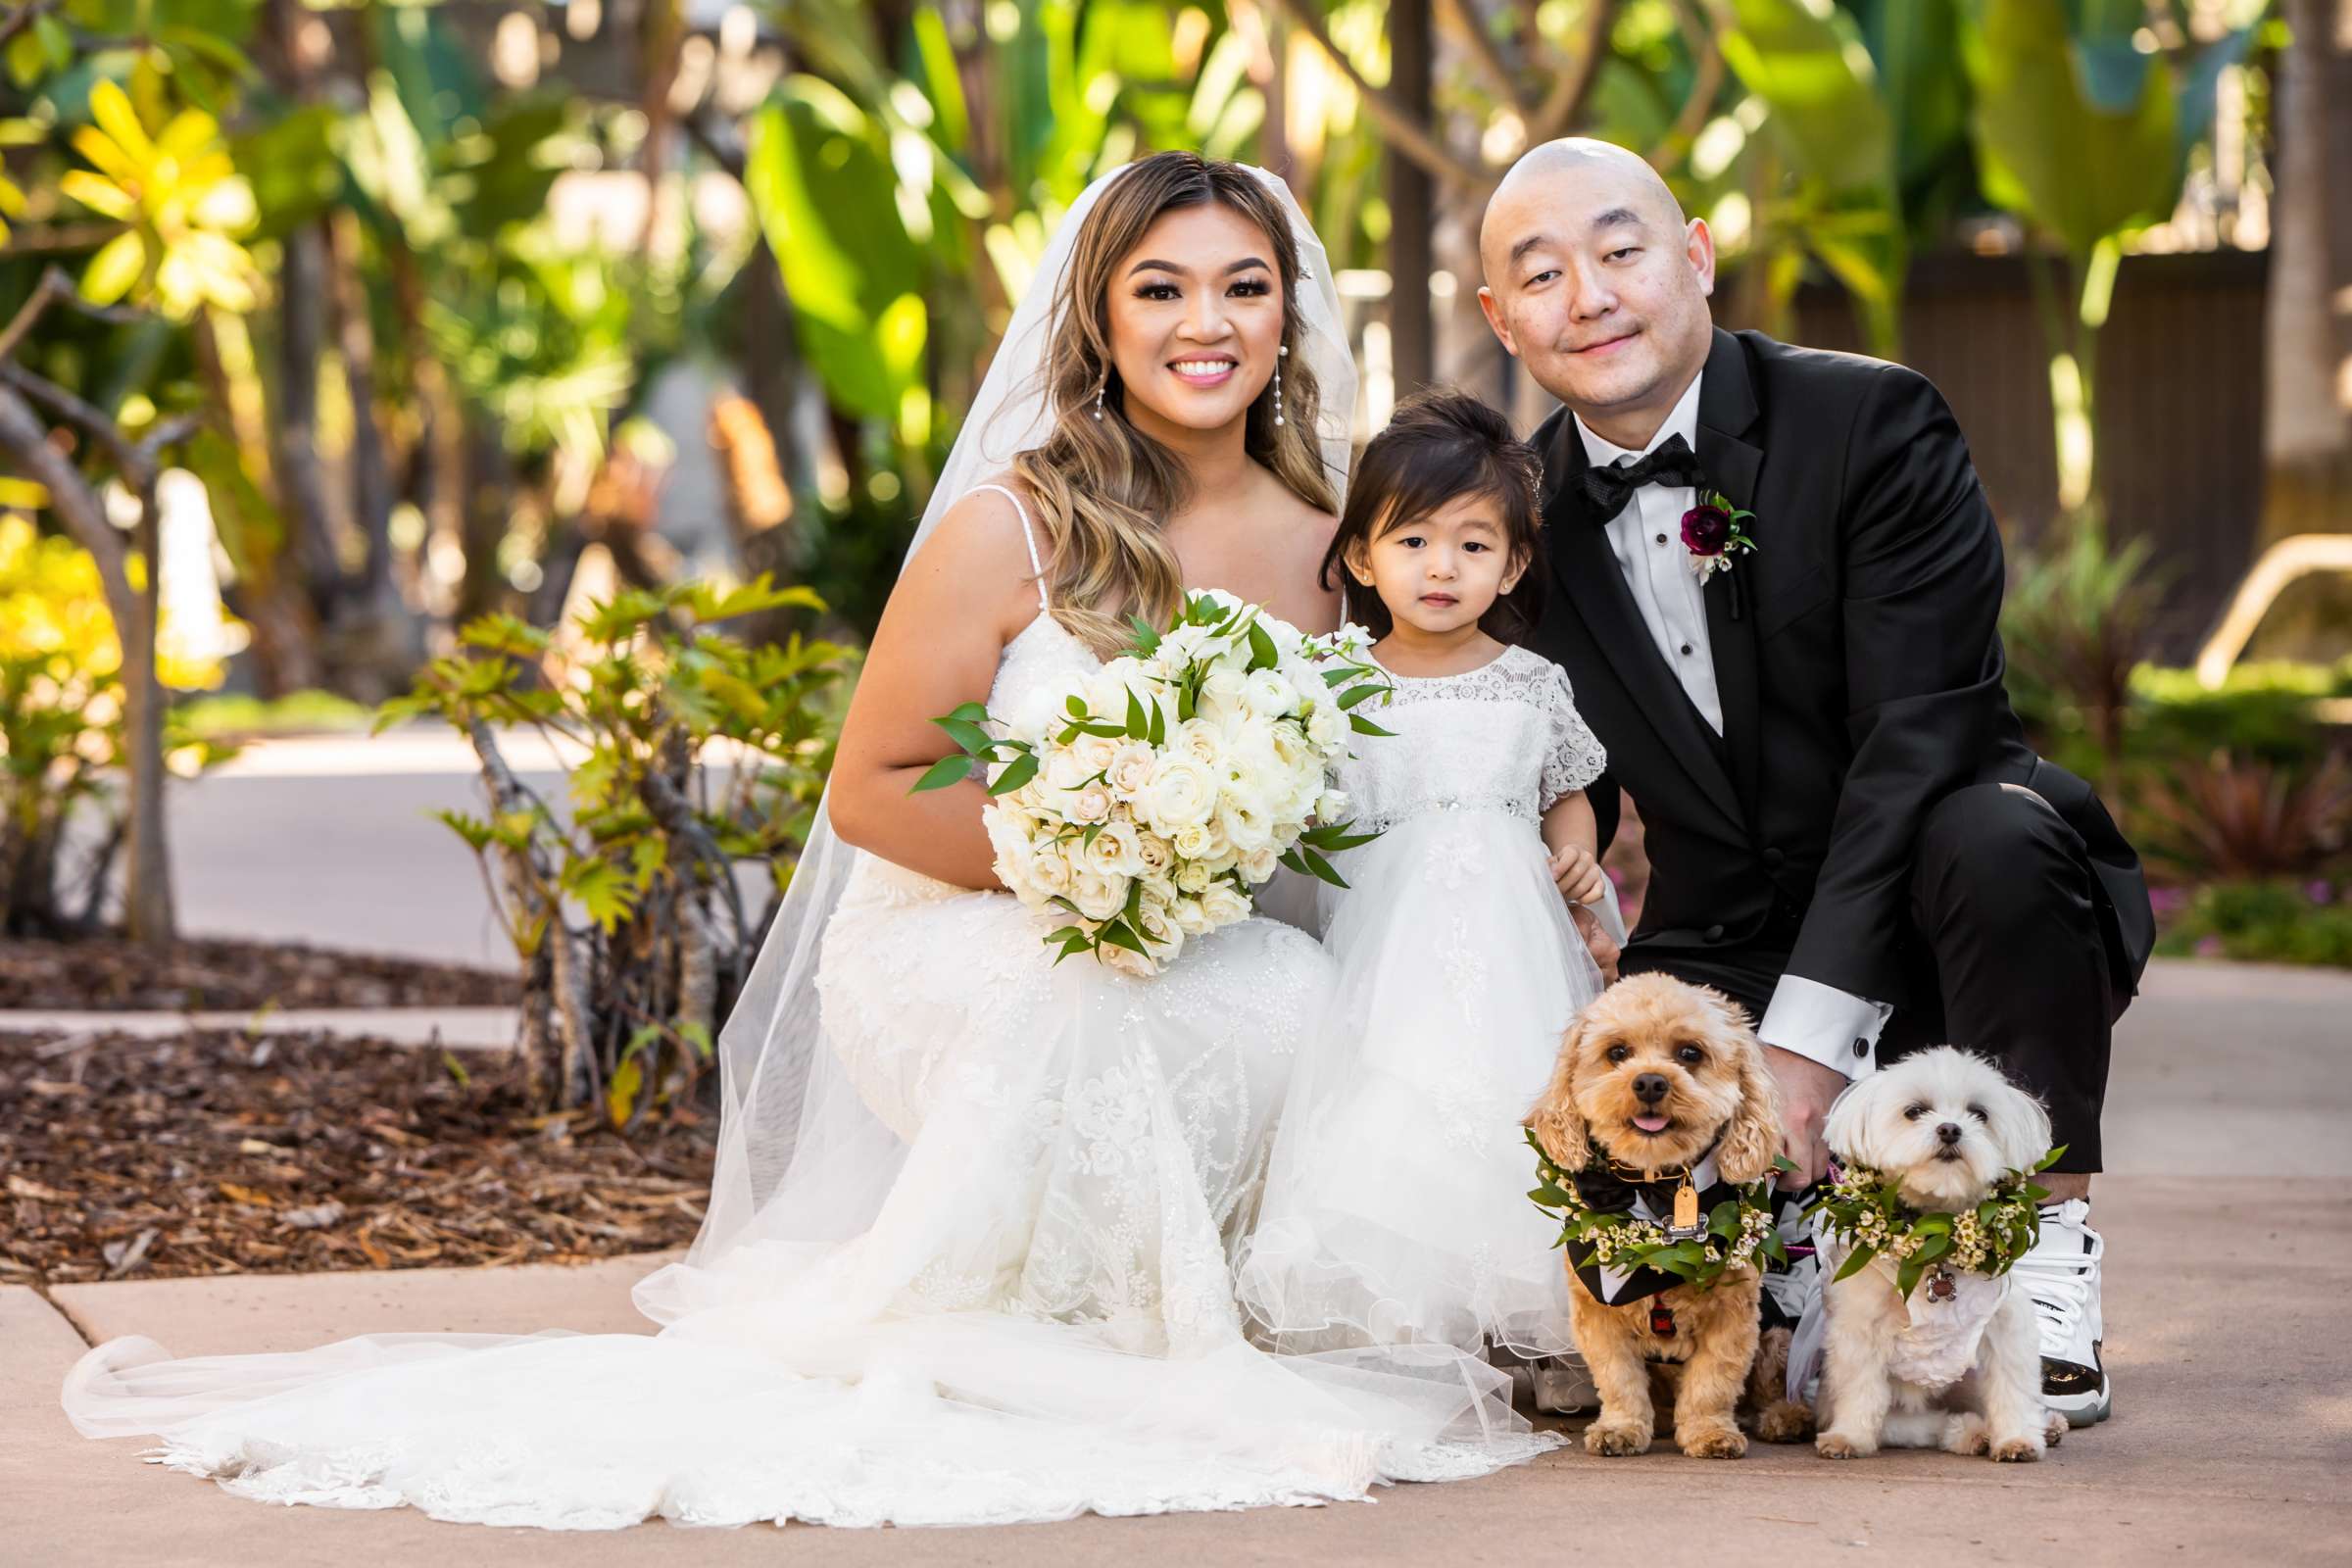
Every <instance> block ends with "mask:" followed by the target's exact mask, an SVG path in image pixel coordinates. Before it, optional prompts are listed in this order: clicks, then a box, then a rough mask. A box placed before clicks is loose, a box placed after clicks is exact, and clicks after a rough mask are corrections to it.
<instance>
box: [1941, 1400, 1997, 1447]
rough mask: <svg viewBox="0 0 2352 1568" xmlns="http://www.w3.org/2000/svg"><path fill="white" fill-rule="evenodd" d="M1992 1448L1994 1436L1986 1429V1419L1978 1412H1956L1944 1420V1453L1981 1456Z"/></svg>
mask: <svg viewBox="0 0 2352 1568" xmlns="http://www.w3.org/2000/svg"><path fill="white" fill-rule="evenodd" d="M1991 1446H1992V1435H1991V1433H1990V1432H1989V1431H1988V1430H1987V1429H1986V1428H1985V1418H1984V1417H1983V1416H1981V1415H1979V1414H1978V1413H1977V1412H1976V1411H1974V1410H1955V1411H1953V1412H1952V1413H1951V1414H1950V1415H1948V1416H1946V1417H1945V1418H1944V1422H1943V1451H1944V1452H1946V1453H1957V1454H1964V1455H1967V1454H1980V1453H1983V1452H1984V1451H1985V1449H1986V1448H1989V1447H1991Z"/></svg>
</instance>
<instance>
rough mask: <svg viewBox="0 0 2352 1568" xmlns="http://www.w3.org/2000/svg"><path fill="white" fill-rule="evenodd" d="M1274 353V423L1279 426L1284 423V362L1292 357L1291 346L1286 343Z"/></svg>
mask: <svg viewBox="0 0 2352 1568" xmlns="http://www.w3.org/2000/svg"><path fill="white" fill-rule="evenodd" d="M1274 353H1275V356H1276V357H1275V360H1274V422H1275V424H1276V425H1278V426H1279V425H1280V424H1281V423H1282V362H1283V361H1284V360H1287V359H1289V358H1290V357H1291V346H1290V345H1289V344H1288V343H1285V344H1283V345H1281V346H1280V347H1279V348H1277V349H1276V350H1275V351H1274Z"/></svg>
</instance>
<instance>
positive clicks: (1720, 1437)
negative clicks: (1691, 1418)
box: [1674, 1421, 1747, 1459]
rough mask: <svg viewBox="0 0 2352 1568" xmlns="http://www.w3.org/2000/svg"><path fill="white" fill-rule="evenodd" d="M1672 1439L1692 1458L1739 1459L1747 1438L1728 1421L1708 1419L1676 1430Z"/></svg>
mask: <svg viewBox="0 0 2352 1568" xmlns="http://www.w3.org/2000/svg"><path fill="white" fill-rule="evenodd" d="M1674 1441H1675V1443H1676V1445H1677V1446H1680V1447H1681V1448H1682V1450H1683V1452H1684V1453H1686V1454H1688V1455H1690V1456H1691V1458H1693V1459H1739V1458H1743V1457H1745V1456H1746V1453H1747V1439H1746V1438H1745V1437H1743V1436H1741V1435H1740V1429H1739V1428H1738V1427H1736V1426H1733V1425H1732V1424H1731V1423H1730V1422H1729V1421H1710V1422H1707V1423H1706V1424H1705V1425H1703V1426H1698V1427H1694V1428H1692V1429H1691V1430H1690V1431H1688V1432H1677V1433H1676V1434H1675V1439H1674Z"/></svg>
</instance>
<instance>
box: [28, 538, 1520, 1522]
mask: <svg viewBox="0 0 2352 1568" xmlns="http://www.w3.org/2000/svg"><path fill="white" fill-rule="evenodd" d="M1025 525H1026V519H1025V518H1024V526H1025ZM1033 549H1034V547H1033ZM1095 667H1097V666H1096V662H1095V661H1094V660H1093V658H1092V656H1091V655H1090V654H1089V653H1088V652H1087V650H1086V649H1085V648H1084V646H1083V645H1081V644H1080V643H1079V642H1078V641H1077V639H1076V638H1074V637H1073V636H1072V635H1071V634H1070V633H1069V632H1067V631H1066V630H1064V629H1063V628H1062V627H1061V626H1060V625H1059V624H1058V623H1057V622H1056V621H1054V618H1053V617H1052V616H1051V615H1050V614H1043V613H1041V614H1040V615H1039V616H1038V618H1037V619H1036V620H1035V621H1034V622H1032V623H1031V624H1030V625H1029V626H1028V627H1027V628H1026V629H1025V630H1023V631H1022V632H1021V633H1020V635H1019V636H1018V637H1016V638H1015V639H1014V640H1013V641H1012V642H1011V643H1010V644H1009V645H1008V646H1007V647H1006V648H1005V652H1004V656H1003V658H1002V661H1001V662H1000V665H999V668H998V672H997V676H996V680H995V684H994V688H993V690H992V691H991V693H990V697H989V705H990V709H991V711H993V712H998V713H1004V712H1008V711H1017V709H1018V708H1019V707H1020V706H1021V704H1022V703H1023V702H1024V701H1025V700H1027V699H1029V698H1031V697H1032V696H1033V695H1034V694H1035V693H1036V692H1037V691H1039V690H1040V689H1041V688H1044V687H1046V686H1049V685H1051V684H1052V683H1054V681H1056V680H1057V679H1059V678H1061V677H1064V676H1067V675H1070V674H1073V673H1085V672H1089V671H1091V670H1092V669H1094V668H1095ZM1047 923H1049V922H1046V921H1044V920H1043V918H1042V917H1041V916H1039V915H1037V914H1036V913H1034V912H1032V911H1030V910H1027V909H1025V908H1023V907H1021V906H1020V905H1019V903H1018V902H1017V901H1015V900H1014V899H1013V898H1012V896H1011V895H1010V894H1007V893H1002V892H974V891H970V890H967V889H962V888H956V887H952V886H949V885H947V884H945V883H941V882H937V881H934V880H932V879H930V878H928V877H925V876H922V875H919V874H917V873H914V872H912V871H908V870H906V869H904V868H901V867H898V866H894V865H892V864H890V863H888V862H886V861H883V860H880V859H877V858H872V857H870V856H860V857H858V858H857V859H856V862H855V865H854V868H853V869H852V870H851V871H850V873H849V877H848V881H847V884H846V887H845V888H844V890H843V892H842V894H841V897H840V900H839V903H838V906H837V907H835V909H834V911H833V914H832V916H831V918H830V920H829V921H828V922H827V923H826V925H825V926H824V928H823V934H822V943H823V947H822V956H821V958H820V959H819V961H818V970H817V980H816V990H817V992H818V994H819V996H820V997H821V1000H822V1009H823V1030H822V1034H823V1040H822V1051H823V1053H824V1054H825V1055H826V1057H827V1058H828V1059H826V1060H825V1061H824V1062H823V1063H821V1066H822V1068H823V1069H824V1070H823V1071H822V1072H820V1073H819V1074H818V1080H817V1082H816V1084H815V1085H814V1086H813V1087H811V1089H810V1090H809V1094H810V1095H811V1096H813V1097H816V1098H819V1099H828V1100H829V1101H830V1102H831V1103H826V1104H823V1105H820V1106H817V1107H816V1108H815V1109H814V1110H813V1111H812V1112H811V1114H810V1115H809V1118H808V1120H807V1121H806V1122H805V1123H804V1126H808V1127H821V1128H822V1129H824V1131H823V1133H822V1134H821V1137H820V1139H819V1146H818V1147H810V1136H812V1135H804V1137H803V1139H802V1140H801V1141H800V1142H801V1146H802V1147H801V1148H800V1149H799V1150H798V1151H797V1154H796V1158H798V1159H799V1160H801V1161H802V1162H803V1164H802V1166H801V1168H803V1169H813V1170H816V1171H818V1172H820V1173H824V1172H833V1173H838V1174H835V1175H830V1176H827V1175H822V1174H820V1175H819V1176H817V1177H814V1178H807V1179H798V1180H797V1181H796V1183H794V1184H787V1185H786V1186H785V1187H784V1188H783V1189H782V1190H781V1191H782V1196H781V1197H780V1198H777V1199H775V1200H774V1201H762V1202H761V1204H760V1206H759V1208H758V1213H757V1217H756V1220H755V1221H753V1222H750V1223H748V1224H747V1225H745V1226H744V1227H742V1228H740V1229H738V1230H735V1231H733V1232H731V1233H729V1235H728V1239H727V1241H726V1242H725V1243H724V1245H723V1246H721V1247H719V1248H718V1249H717V1250H714V1251H713V1252H712V1253H711V1255H702V1254H701V1248H700V1244H698V1255H697V1256H696V1257H695V1258H694V1259H692V1260H690V1261H689V1262H688V1263H685V1264H679V1265H673V1266H672V1267H670V1268H669V1269H666V1270H663V1271H662V1272H661V1273H660V1274H657V1275H655V1276H653V1277H652V1278H650V1279H648V1280H647V1281H646V1282H644V1283H643V1284H641V1285H640V1286H639V1288H638V1300H639V1303H640V1305H641V1306H643V1307H644V1308H645V1309H646V1310H647V1311H648V1312H649V1315H652V1316H655V1317H656V1318H657V1319H660V1320H662V1322H664V1324H665V1327H663V1329H662V1332H661V1333H659V1334H658V1335H652V1336H647V1335H570V1334H563V1333H555V1332H550V1333H545V1334H538V1335H530V1336H520V1337H502V1336H486V1335H474V1336H462V1335H370V1336H364V1337H362V1338H359V1339H354V1340H347V1341H343V1342H341V1343H339V1344H336V1345H330V1346H326V1347H323V1348H318V1349H313V1350H307V1351H300V1352H295V1353H292V1354H282V1355H241V1356H215V1357H204V1358H196V1359H187V1360H172V1359H169V1358H167V1357H166V1356H165V1353H164V1351H163V1350H162V1348H160V1347H158V1346H156V1345H155V1344H153V1343H152V1342H150V1341H146V1340H140V1339H130V1340H118V1341H114V1342H110V1343H108V1344H106V1345H103V1346H100V1347H98V1348H95V1349H93V1350H91V1351H90V1352H89V1353H88V1354H87V1355H86V1356H84V1357H83V1359H82V1361H81V1363H80V1364H79V1365H77V1366H76V1367H75V1369H74V1371H73V1375H72V1377H71V1379H70V1380H69V1382H68V1386H67V1389H66V1393H65V1403H66V1407H67V1409H68V1411H69V1413H70V1414H71V1415H72V1416H73V1421H74V1423H75V1425H76V1426H77V1427H78V1428H79V1429H80V1430H81V1431H82V1432H84V1433H85V1434H87V1435H90V1436H125V1435H134V1434H144V1435H155V1436H158V1437H160V1438H161V1439H162V1447H161V1450H160V1454H159V1457H160V1458H161V1460H162V1461H163V1462H165V1463H168V1464H170V1465H171V1466H172V1467H173V1468H176V1469H180V1470H185V1471H190V1472H193V1473H195V1474H198V1475H203V1476H210V1477H212V1478H214V1479H215V1480H217V1481H218V1482H219V1483H220V1484H221V1486H222V1487H223V1488H225V1489H226V1490H228V1491H230V1492H233V1493H236V1494H239V1495H244V1496H249V1497H255V1498H260V1499H264V1500H268V1501H273V1502H286V1503H294V1502H300V1503H314V1504H322V1505H327V1506H336V1507H353V1508H382V1507H394V1506H400V1505H404V1504H405V1505H410V1506H414V1507H417V1508H419V1509H422V1510H423V1511H425V1512H426V1513H428V1514H431V1515H432V1516H433V1517H435V1518H438V1519H446V1520H459V1521H471V1522H478V1523H484V1524H498V1525H535V1526H541V1527H546V1528H551V1529H611V1528H617V1527H622V1526H626V1525H629V1524H633V1523H635V1522H637V1521H639V1520H641V1519H645V1518H649V1517H661V1518H665V1519H668V1520H671V1521H673V1522H676V1523H679V1524H695V1525H739V1524H745V1523H750V1522H757V1521H775V1522H778V1523H782V1522H784V1521H787V1520H795V1519H797V1520H806V1521H812V1522H821V1523H829V1524H840V1525H878V1524H885V1523H891V1524H901V1525H911V1524H936V1525H947V1524H988V1523H1004V1522H1011V1521H1024V1520H1050V1519H1061V1518H1067V1517H1070V1516H1072V1515H1074V1514H1078V1513H1082V1512H1086V1511H1090V1510H1091V1511H1094V1512H1098V1513H1104V1514H1135V1513H1154V1512H1165V1511H1172V1510H1180V1509H1228V1508H1243V1507H1251V1506H1258V1505H1264V1504H1279V1503H1314V1502H1322V1501H1326V1500H1336V1499H1345V1498H1360V1497H1362V1496H1364V1495H1366V1493H1367V1490H1368V1489H1369V1488H1370V1487H1372V1486H1374V1485H1376V1484H1378V1483H1381V1482H1384V1481H1390V1480H1446V1479H1458V1478H1463V1477H1470V1476H1477V1475H1483V1474H1487V1473H1489V1472H1491V1471H1493V1470H1495V1469H1496V1468H1499V1467H1500V1466H1502V1465H1505V1464H1509V1463H1514V1462H1517V1461H1519V1460H1523V1459H1526V1458H1529V1457H1532V1456H1533V1455H1535V1454H1537V1453H1539V1452H1542V1451H1544V1449H1545V1448H1546V1447H1549V1446H1552V1445H1553V1443H1554V1441H1555V1440H1553V1439H1551V1438H1550V1437H1549V1436H1547V1435H1540V1434H1535V1433H1532V1432H1530V1431H1529V1430H1528V1427H1527V1423H1526V1422H1525V1421H1523V1420H1521V1419H1519V1418H1518V1417H1516V1416H1514V1415H1513V1414H1512V1413H1511V1412H1510V1410H1509V1408H1508V1403H1507V1391H1508V1385H1507V1382H1505V1381H1504V1380H1503V1379H1502V1378H1501V1377H1500V1376H1499V1375H1498V1374H1496V1373H1495V1372H1494V1371H1493V1369H1491V1368H1489V1367H1487V1366H1485V1365H1484V1364H1483V1363H1481V1362H1479V1361H1477V1360H1475V1359H1474V1358H1470V1357H1465V1356H1461V1355H1458V1354H1450V1353H1420V1352H1405V1353H1398V1354H1396V1355H1385V1356H1380V1357H1370V1358H1368V1357H1364V1356H1361V1355H1341V1356H1336V1357H1329V1358H1321V1357H1312V1356H1277V1355H1272V1354H1268V1353H1266V1352H1265V1351H1263V1350H1260V1349H1258V1348H1253V1347H1252V1346H1251V1345H1250V1344H1249V1343H1248V1342H1247V1341H1246V1340H1245V1338H1244V1337H1243V1334H1242V1330H1241V1322H1240V1315H1239V1313H1238V1310H1237V1308H1236V1305H1235V1301H1234V1297H1233V1291H1232V1275H1231V1270H1230V1261H1229V1254H1230V1250H1231V1249H1233V1248H1234V1247H1235V1246H1236V1245H1237V1244H1238V1243H1239V1242H1240V1241H1241V1239H1242V1237H1243V1235H1244V1234H1245V1232H1246V1230H1247V1228H1248V1226H1249V1225H1250V1221H1251V1219H1252V1217H1253V1215H1254V1211H1255V1206H1256V1201H1257V1199H1258V1196H1259V1193H1260V1190H1261V1186H1262V1182H1263V1176H1264V1167H1265V1158H1266V1151H1267V1147H1268V1143H1269V1139H1270V1135H1271V1130H1272V1123H1273V1119H1274V1117H1275V1115H1276V1114H1277V1112H1278V1110H1279V1108H1280V1106H1281V1104H1282V1101H1283V1096H1284V1092H1285V1088H1286V1085H1287V1082H1288V1079H1289V1076H1290V1071H1291V1067H1292V1063H1293V1060H1294V1056H1295V1054H1296V1053H1297V1052H1298V1051H1299V1048H1300V1047H1301V1045H1302V1044H1303V1043H1305V1042H1307V1041H1309V1040H1311V1039H1312V1038H1314V1035H1315V1030H1316V1027H1317V1024H1318V1022H1319V1020H1320V1014H1321V1009H1322V1008H1323V1006H1324V1005H1325V1003H1326V1001H1327V998H1328V990H1329V984H1330V966H1329V960H1328V959H1326V958H1325V956H1323V953H1322V951H1321V949H1320V947H1319V946H1318V945H1317V944H1316V943H1315V942H1314V941H1313V939H1311V938H1310V937H1308V936H1307V935H1305V934H1304V933H1303V932H1301V931H1299V930H1298V929H1296V928H1294V927H1291V926H1287V925H1283V924H1280V923H1278V922H1275V921H1273V920H1270V919H1266V918H1263V917H1255V918H1251V919H1249V920H1246V921H1243V922H1241V923H1240V924H1238V925H1235V926H1232V927H1229V928H1226V929H1225V930H1222V931H1219V932H1217V933H1215V934H1214V935H1212V936H1210V937H1207V938H1204V939H1201V940H1198V941H1196V942H1194V943H1193V944H1191V945H1190V946H1188V948H1187V950H1186V952H1185V955H1184V956H1183V958H1182V959H1181V960H1180V961H1179V962H1178V963H1177V964H1176V965H1175V966H1174V967H1173V968H1172V969H1171V970H1170V971H1169V972H1168V973H1167V974H1165V975H1163V976H1161V977H1159V978H1157V979H1150V980H1144V979H1135V978H1130V977H1127V976H1123V975H1120V974H1118V973H1116V972H1114V971H1111V970H1109V969H1106V968H1104V967H1102V966H1101V965H1098V964H1096V963H1093V962H1092V961H1087V960H1079V959H1072V960H1070V961H1067V962H1064V963H1062V964H1060V965H1058V966H1055V965H1054V964H1052V963H1051V961H1050V960H1051V954H1050V952H1049V950H1048V949H1047V947H1046V945H1045V944H1044V943H1043V942H1042V941H1041V940H1040V939H1041V937H1042V936H1043V934H1044V931H1045V928H1046V924H1047ZM730 1027H732V1025H731V1026H730ZM748 1093H749V1094H750V1095H751V1096H753V1097H755V1098H756V1097H757V1096H758V1094H759V1093H760V1091H759V1089H758V1088H757V1087H756V1086H755V1087H754V1088H753V1089H751V1090H750V1091H748ZM853 1099H854V1101H855V1103H851V1102H852V1100H853ZM746 1114H747V1115H750V1113H749V1112H747V1113H746ZM751 1119H753V1120H754V1121H755V1122H756V1121H757V1117H756V1116H751ZM759 1157H760V1151H758V1150H755V1151H754V1152H753V1158H754V1162H755V1164H756V1163H757V1161H758V1158H759ZM756 1175H757V1172H755V1176H756ZM728 1187H729V1182H728V1174H727V1168H726V1166H725V1163H724V1161H723V1159H722V1169H721V1175H720V1179H719V1181H717V1182H716V1183H714V1197H713V1201H714V1217H715V1216H716V1213H717V1210H718V1209H719V1208H720V1207H722V1206H723V1205H724V1204H725V1203H726V1202H727V1201H729V1200H728V1196H727V1194H728ZM719 1230H720V1227H719V1226H717V1225H715V1224H714V1225H713V1226H711V1230H710V1232H707V1234H711V1233H715V1232H717V1231H719Z"/></svg>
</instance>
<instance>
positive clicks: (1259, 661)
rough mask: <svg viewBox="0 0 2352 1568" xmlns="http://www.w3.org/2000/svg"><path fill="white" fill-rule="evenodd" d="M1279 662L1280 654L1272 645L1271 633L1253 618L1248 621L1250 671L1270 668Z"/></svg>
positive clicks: (1280, 659) (1280, 660)
mask: <svg viewBox="0 0 2352 1568" xmlns="http://www.w3.org/2000/svg"><path fill="white" fill-rule="evenodd" d="M1280 662H1282V655H1281V654H1280V653H1279V652H1277V651H1276V650H1275V647H1274V636H1273V633H1271V632H1269V631H1267V630H1266V628H1265V627H1263V626H1261V625H1259V624H1258V623H1257V622H1256V621H1254V620H1252V621H1250V671H1251V672H1252V673H1254V672H1256V671H1258V670H1261V669H1272V668H1273V667H1274V666H1275V665H1276V664H1279V663H1280Z"/></svg>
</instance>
